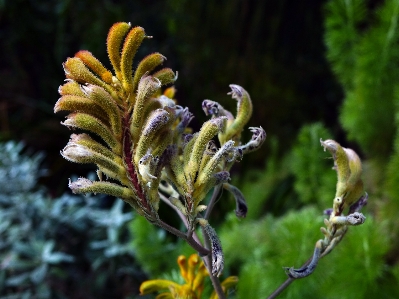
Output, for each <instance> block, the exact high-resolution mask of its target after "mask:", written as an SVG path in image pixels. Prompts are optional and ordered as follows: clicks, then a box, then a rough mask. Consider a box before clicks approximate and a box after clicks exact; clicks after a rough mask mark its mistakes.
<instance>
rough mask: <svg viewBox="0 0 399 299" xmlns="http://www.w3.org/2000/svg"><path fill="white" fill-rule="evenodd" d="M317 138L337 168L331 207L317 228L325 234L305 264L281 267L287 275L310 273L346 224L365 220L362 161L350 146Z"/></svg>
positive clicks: (342, 232)
mask: <svg viewBox="0 0 399 299" xmlns="http://www.w3.org/2000/svg"><path fill="white" fill-rule="evenodd" d="M320 142H321V145H322V146H323V147H324V150H328V151H329V152H330V153H331V155H332V157H333V159H334V167H333V169H334V170H336V172H337V186H336V192H335V197H334V201H333V208H332V209H329V210H327V211H326V214H328V215H329V219H325V220H324V224H325V225H326V227H322V228H321V232H322V233H323V234H324V236H325V238H324V239H321V240H319V241H317V242H316V246H315V249H314V253H313V257H312V259H311V260H310V262H309V264H307V265H305V266H304V267H302V268H300V269H294V268H285V270H286V272H287V274H288V276H289V277H291V278H303V277H306V276H308V275H310V274H312V273H313V271H314V270H315V268H316V266H317V263H318V261H319V259H320V258H322V257H323V256H325V255H327V254H328V253H330V252H331V250H333V249H334V247H335V246H336V245H337V244H338V243H339V242H340V241H341V240H342V238H343V237H344V235H345V234H346V232H347V230H348V227H349V226H355V225H360V224H363V223H364V221H365V220H366V217H365V216H364V215H363V214H362V213H360V212H359V211H360V210H361V208H362V207H363V206H365V205H366V204H367V199H368V195H367V193H366V192H364V189H363V181H362V179H361V174H362V163H361V161H360V158H359V156H358V155H357V154H356V152H355V151H353V150H352V149H348V148H344V147H342V146H341V145H340V144H339V143H338V142H336V141H334V140H331V139H329V140H326V141H323V140H320ZM345 210H348V215H344V211H345Z"/></svg>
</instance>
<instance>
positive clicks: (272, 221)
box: [220, 207, 397, 298]
mask: <svg viewBox="0 0 399 299" xmlns="http://www.w3.org/2000/svg"><path fill="white" fill-rule="evenodd" d="M323 218H324V216H323V215H322V212H321V211H320V210H318V209H315V208H314V207H306V208H303V209H301V210H299V211H292V212H289V213H287V214H286V215H284V217H277V218H276V217H274V216H271V215H268V216H266V217H264V218H262V219H261V220H258V221H253V220H252V221H245V222H242V221H241V222H240V221H237V220H235V221H233V220H230V224H229V226H228V227H224V228H223V229H222V230H221V231H220V237H221V239H222V240H223V245H224V251H225V254H226V259H227V262H228V264H229V265H235V267H237V265H241V266H240V272H239V278H240V282H239V286H238V289H237V298H265V297H266V296H267V295H268V294H270V293H271V292H272V291H273V290H274V289H276V288H277V287H278V286H279V285H280V284H281V283H282V282H283V281H284V280H285V279H286V278H287V276H286V274H285V273H284V271H283V269H282V267H283V266H289V267H290V266H296V267H299V266H301V265H302V264H303V263H304V262H305V261H306V260H307V259H308V258H309V257H310V255H311V253H312V251H313V247H314V244H315V243H316V241H317V240H318V239H320V238H322V237H324V236H323V235H322V234H321V233H320V231H319V230H318V227H320V226H321V225H322V224H323ZM388 244H389V243H388V238H387V236H386V235H385V234H384V228H383V227H382V226H380V225H378V224H377V223H376V222H375V221H374V220H373V219H372V218H371V217H370V218H368V219H367V221H366V223H365V224H364V225H362V226H359V227H356V228H351V229H350V231H349V232H348V233H347V235H346V236H345V238H344V240H343V241H342V242H341V244H340V245H339V246H338V247H337V248H336V249H335V250H334V251H333V252H332V253H331V254H330V255H328V256H326V257H325V258H323V259H322V260H321V261H320V263H319V265H318V267H317V270H316V272H315V273H314V274H313V275H311V276H309V277H307V278H305V279H301V280H298V281H294V282H293V283H292V284H291V285H290V286H289V287H288V289H287V290H286V291H285V293H284V294H283V295H282V297H283V298H377V294H380V295H379V296H381V298H394V294H397V293H396V292H397V291H396V292H395V290H394V289H393V286H391V289H389V288H387V287H386V285H385V282H384V280H382V279H381V280H379V279H380V278H382V276H383V274H385V275H386V269H385V266H384V254H386V253H387V250H388V246H389V245H388ZM248 248H251V250H248Z"/></svg>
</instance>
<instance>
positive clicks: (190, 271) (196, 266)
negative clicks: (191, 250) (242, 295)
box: [140, 254, 238, 299]
mask: <svg viewBox="0 0 399 299" xmlns="http://www.w3.org/2000/svg"><path fill="white" fill-rule="evenodd" d="M177 264H178V265H179V268H180V275H181V276H182V277H183V279H184V282H185V283H184V284H183V285H179V284H178V283H176V282H174V281H171V280H165V279H154V280H147V281H145V282H143V283H142V284H141V286H140V294H141V295H146V294H150V293H153V292H162V293H160V294H159V295H158V296H157V297H156V298H157V299H161V298H162V299H173V298H190V299H199V298H201V295H202V293H203V291H204V280H205V277H207V276H208V275H209V274H208V271H207V270H206V267H205V265H204V262H202V261H201V260H200V258H199V256H198V255H197V254H192V255H191V256H190V257H189V258H188V259H187V258H186V257H185V256H184V255H181V256H179V257H178V258H177ZM237 282H238V278H237V277H236V276H229V277H227V278H226V279H225V280H224V281H223V282H222V283H221V287H222V289H223V292H224V293H226V292H227V291H228V290H229V289H231V288H233V287H234V286H235V285H236V284H237ZM165 291H166V292H165ZM217 298H218V296H217V294H216V293H215V292H213V293H212V294H211V297H210V299H217Z"/></svg>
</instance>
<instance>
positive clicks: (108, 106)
mask: <svg viewBox="0 0 399 299" xmlns="http://www.w3.org/2000/svg"><path fill="white" fill-rule="evenodd" d="M148 38H150V36H147V35H146V34H145V31H144V29H143V28H141V27H131V25H130V24H128V23H123V22H120V23H116V24H114V25H113V26H112V27H111V29H110V31H109V33H108V37H107V51H108V57H109V59H110V61H111V65H112V67H113V71H111V70H108V69H107V68H106V67H105V66H104V65H103V64H102V63H101V62H100V61H99V60H98V59H96V58H95V57H94V55H93V54H92V53H90V52H89V51H85V50H82V51H79V52H78V53H76V55H75V57H72V58H68V59H67V60H66V62H65V63H64V64H63V67H64V70H65V75H66V78H67V79H66V83H65V84H64V85H62V86H60V87H59V93H60V95H61V98H60V99H59V100H58V101H57V103H56V104H55V107H54V112H59V111H69V112H70V114H69V115H68V116H67V119H66V120H65V121H64V122H62V124H63V125H65V126H67V127H69V128H72V129H75V128H76V129H81V130H85V131H88V132H89V134H95V135H97V136H98V137H99V138H97V139H94V138H92V137H90V135H89V134H85V133H80V134H72V135H71V139H70V141H69V142H68V144H67V145H66V146H65V148H64V149H63V150H62V151H61V155H62V156H63V157H64V158H66V159H67V160H69V161H72V162H76V163H93V164H95V165H97V167H98V170H97V174H98V176H99V181H90V180H88V179H86V178H79V179H78V180H77V181H75V182H70V183H69V187H70V188H71V190H72V191H73V192H74V193H89V192H93V193H105V194H109V195H112V196H117V197H120V198H122V199H123V200H124V201H126V202H127V203H129V204H130V205H131V206H132V207H133V208H134V209H135V210H136V211H137V212H138V213H139V214H140V215H143V216H144V217H146V218H147V220H148V221H150V222H152V223H154V224H156V225H159V226H161V227H163V228H164V229H166V230H168V231H169V232H171V233H174V234H176V235H177V236H178V237H180V238H183V239H185V240H186V241H187V242H188V243H189V244H190V245H191V246H192V247H193V248H194V249H195V250H197V251H198V252H200V253H201V254H202V255H207V254H209V253H210V252H211V251H212V252H213V253H215V252H217V255H215V254H214V255H213V257H214V258H216V259H217V260H215V265H216V268H215V269H216V270H214V271H213V275H220V273H221V271H222V268H223V253H222V251H221V245H220V242H219V241H218V238H217V236H216V232H215V231H214V230H213V228H211V226H210V225H209V224H205V223H207V220H201V221H198V219H199V218H202V216H201V213H202V212H204V211H205V210H206V214H207V215H208V214H209V212H210V210H211V209H212V208H210V209H207V205H204V204H203V203H202V201H203V200H204V198H205V197H206V195H207V193H208V192H209V191H210V190H211V189H212V188H214V187H216V186H217V187H218V188H219V187H220V186H221V184H223V183H225V182H227V181H228V180H229V179H230V173H229V171H230V168H231V167H232V165H233V164H234V162H236V160H237V159H240V158H241V157H242V155H243V154H246V153H249V152H251V151H254V150H256V149H259V147H260V146H261V145H262V143H263V142H264V140H265V138H266V133H265V131H264V130H263V129H262V128H253V127H252V128H250V130H251V131H252V133H253V137H252V139H251V140H250V141H249V142H248V143H246V144H241V142H240V135H241V132H242V130H243V129H244V127H245V125H246V124H247V122H248V121H249V118H250V117H251V114H252V102H251V99H250V96H249V94H248V92H247V91H246V90H245V89H244V88H242V87H241V86H239V85H235V84H231V85H230V88H231V92H230V93H229V94H231V95H232V97H233V98H234V99H236V100H237V115H236V116H233V114H232V113H230V112H229V111H227V110H225V109H223V107H222V106H221V105H220V104H218V103H216V102H211V101H208V102H206V101H204V104H203V107H204V110H205V112H206V113H207V114H210V115H212V117H211V119H209V120H208V121H206V122H205V123H204V124H203V126H202V127H201V129H200V130H199V132H196V133H193V134H187V133H191V129H190V128H188V125H189V123H190V121H191V120H192V118H193V115H192V113H190V112H189V110H188V108H184V107H181V106H179V105H177V104H176V102H175V100H174V99H173V98H174V95H175V89H174V88H173V87H169V88H167V89H165V91H164V92H162V88H163V87H164V86H165V85H170V84H173V83H174V82H175V80H176V79H177V73H175V72H173V71H172V70H171V69H170V68H161V67H160V66H161V65H162V63H163V62H164V61H165V60H166V57H164V56H163V55H162V54H160V53H152V54H149V55H147V56H146V57H144V58H143V59H142V60H141V61H140V62H139V63H138V64H137V68H136V69H135V70H134V69H133V59H134V57H135V56H136V52H137V50H138V48H139V47H140V45H141V44H142V43H143V42H144V41H145V40H146V39H148ZM98 139H101V140H102V141H98ZM217 139H218V140H217ZM103 174H104V175H105V178H104V179H103ZM109 179H111V180H109ZM161 183H162V184H164V185H165V184H166V185H168V184H169V186H171V187H170V188H162V187H160V184H161ZM234 188H235V187H234ZM234 188H233V187H230V189H231V190H234V192H233V193H234V194H241V193H240V192H239V191H238V190H236V189H234ZM159 189H161V192H163V193H164V194H165V190H172V191H171V193H170V194H169V196H170V198H169V203H170V204H171V205H173V206H174V207H176V209H177V211H180V212H181V213H180V214H181V215H182V216H181V217H185V218H186V219H183V220H184V223H188V227H187V232H182V231H180V230H178V229H176V228H174V227H171V226H169V225H168V224H166V223H164V222H163V221H162V220H161V219H160V218H159V216H158V209H159V202H160V199H161V198H160V194H159ZM166 193H168V192H166ZM241 198H242V199H241ZM241 198H240V200H239V204H240V211H239V213H238V214H237V215H239V216H244V214H245V211H246V205H245V201H243V196H241ZM213 204H214V202H213V203H209V206H211V207H212V206H213ZM244 210H245V211H244ZM198 223H200V224H201V225H203V227H204V229H205V231H206V232H207V234H208V237H209V238H210V239H211V241H212V244H211V245H212V248H206V245H205V247H204V246H202V245H201V244H199V243H197V241H195V240H194V238H193V237H192V234H193V232H194V229H195V225H197V224H198ZM216 249H218V250H216Z"/></svg>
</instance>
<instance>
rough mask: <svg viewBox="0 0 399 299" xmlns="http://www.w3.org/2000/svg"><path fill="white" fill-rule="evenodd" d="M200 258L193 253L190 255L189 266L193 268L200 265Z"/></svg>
mask: <svg viewBox="0 0 399 299" xmlns="http://www.w3.org/2000/svg"><path fill="white" fill-rule="evenodd" d="M199 261H200V260H199V256H198V255H197V254H195V253H193V254H192V255H190V257H189V258H188V264H189V266H191V267H193V266H195V265H196V264H198V263H199Z"/></svg>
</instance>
